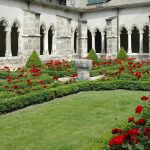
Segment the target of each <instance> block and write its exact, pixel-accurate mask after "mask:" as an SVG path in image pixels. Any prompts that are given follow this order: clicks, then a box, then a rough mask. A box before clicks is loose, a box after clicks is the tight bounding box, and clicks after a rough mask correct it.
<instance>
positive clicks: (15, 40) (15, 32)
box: [11, 23, 19, 56]
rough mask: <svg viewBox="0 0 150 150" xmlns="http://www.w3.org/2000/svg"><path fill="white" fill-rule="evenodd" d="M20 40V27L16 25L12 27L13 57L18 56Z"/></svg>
mask: <svg viewBox="0 0 150 150" xmlns="http://www.w3.org/2000/svg"><path fill="white" fill-rule="evenodd" d="M18 40H19V32H18V26H17V24H16V23H14V24H13V26H12V27H11V53H12V56H17V55H18V42H19V41H18Z"/></svg>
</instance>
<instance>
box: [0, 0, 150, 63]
mask: <svg viewBox="0 0 150 150" xmlns="http://www.w3.org/2000/svg"><path fill="white" fill-rule="evenodd" d="M149 16H150V0H109V1H108V0H0V66H4V65H9V66H11V65H16V66H21V65H23V64H25V62H26V60H27V58H28V57H29V56H30V54H31V52H32V51H33V50H36V51H37V52H38V53H39V54H40V57H41V59H42V60H43V61H47V60H50V59H53V58H56V59H61V58H77V57H78V54H79V53H80V54H82V56H86V55H87V53H88V52H89V50H90V49H91V48H94V49H95V50H96V52H97V53H98V54H99V55H104V56H105V55H106V56H116V54H117V53H118V49H119V48H120V47H124V48H125V50H126V51H127V52H128V54H129V55H130V56H133V57H137V58H140V59H142V58H149V56H150V55H149V54H150V48H149V47H150V36H149V27H150V17H149Z"/></svg>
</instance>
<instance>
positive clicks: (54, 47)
mask: <svg viewBox="0 0 150 150" xmlns="http://www.w3.org/2000/svg"><path fill="white" fill-rule="evenodd" d="M52 41H53V43H52V54H53V55H56V54H57V51H56V34H55V32H54V31H53V40H52Z"/></svg>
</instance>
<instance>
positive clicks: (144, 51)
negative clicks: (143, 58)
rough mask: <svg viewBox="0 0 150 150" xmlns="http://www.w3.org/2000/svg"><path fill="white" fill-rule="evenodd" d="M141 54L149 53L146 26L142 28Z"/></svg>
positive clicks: (147, 29)
mask: <svg viewBox="0 0 150 150" xmlns="http://www.w3.org/2000/svg"><path fill="white" fill-rule="evenodd" d="M143 31H144V33H143V53H149V27H148V25H146V26H145V27H144V28H143Z"/></svg>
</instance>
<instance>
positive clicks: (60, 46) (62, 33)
mask: <svg viewBox="0 0 150 150" xmlns="http://www.w3.org/2000/svg"><path fill="white" fill-rule="evenodd" d="M56 28H57V29H56V31H57V34H56V36H57V37H56V38H57V54H58V55H64V56H68V55H70V54H72V51H71V36H72V35H71V19H70V18H67V17H62V16H57V27H56Z"/></svg>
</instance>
